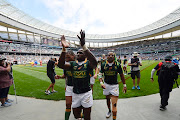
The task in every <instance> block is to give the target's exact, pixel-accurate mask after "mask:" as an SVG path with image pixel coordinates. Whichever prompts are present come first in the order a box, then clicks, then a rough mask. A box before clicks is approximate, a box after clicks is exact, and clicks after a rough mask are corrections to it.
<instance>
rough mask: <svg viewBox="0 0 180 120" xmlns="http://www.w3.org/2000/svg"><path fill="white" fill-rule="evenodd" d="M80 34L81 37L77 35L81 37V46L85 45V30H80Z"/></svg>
mask: <svg viewBox="0 0 180 120" xmlns="http://www.w3.org/2000/svg"><path fill="white" fill-rule="evenodd" d="M80 35H81V37H79V35H77V37H78V38H79V40H80V44H81V46H83V45H85V31H82V30H81V31H80Z"/></svg>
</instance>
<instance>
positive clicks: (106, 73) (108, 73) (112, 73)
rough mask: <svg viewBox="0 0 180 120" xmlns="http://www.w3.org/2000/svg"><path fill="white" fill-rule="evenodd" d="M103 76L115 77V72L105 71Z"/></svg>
mask: <svg viewBox="0 0 180 120" xmlns="http://www.w3.org/2000/svg"><path fill="white" fill-rule="evenodd" d="M104 74H105V75H116V71H105V72H104Z"/></svg>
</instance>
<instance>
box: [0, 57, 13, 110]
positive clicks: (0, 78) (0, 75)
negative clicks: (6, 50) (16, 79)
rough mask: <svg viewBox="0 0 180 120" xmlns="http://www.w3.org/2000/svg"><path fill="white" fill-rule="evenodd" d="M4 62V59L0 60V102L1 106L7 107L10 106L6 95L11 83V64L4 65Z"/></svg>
mask: <svg viewBox="0 0 180 120" xmlns="http://www.w3.org/2000/svg"><path fill="white" fill-rule="evenodd" d="M5 60H6V58H0V100H1V103H2V104H1V106H3V107H8V106H11V105H12V104H11V103H10V101H9V99H8V97H7V95H8V92H9V88H10V86H11V85H12V84H13V81H12V77H11V76H10V71H11V64H10V63H5Z"/></svg>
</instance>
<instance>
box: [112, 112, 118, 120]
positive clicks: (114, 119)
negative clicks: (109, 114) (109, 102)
mask: <svg viewBox="0 0 180 120" xmlns="http://www.w3.org/2000/svg"><path fill="white" fill-rule="evenodd" d="M116 114H117V112H113V120H116Z"/></svg>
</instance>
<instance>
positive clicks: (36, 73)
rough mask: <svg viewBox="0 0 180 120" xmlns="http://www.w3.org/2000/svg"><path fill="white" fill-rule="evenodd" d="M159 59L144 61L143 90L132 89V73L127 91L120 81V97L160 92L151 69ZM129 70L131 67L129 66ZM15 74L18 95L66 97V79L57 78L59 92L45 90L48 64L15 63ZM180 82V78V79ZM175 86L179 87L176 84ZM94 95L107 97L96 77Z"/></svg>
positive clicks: (47, 83)
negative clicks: (151, 79) (125, 91)
mask: <svg viewBox="0 0 180 120" xmlns="http://www.w3.org/2000/svg"><path fill="white" fill-rule="evenodd" d="M158 62H159V61H143V63H142V64H143V66H141V67H140V69H141V81H140V87H141V90H137V89H135V90H132V89H131V88H132V79H131V78H130V75H125V78H126V84H127V93H126V94H124V93H123V92H122V88H123V85H122V83H120V87H119V90H120V95H119V98H130V97H138V96H145V95H150V94H155V93H158V92H159V89H158V82H157V76H156V75H154V80H155V81H154V83H152V82H151V81H150V74H151V70H152V69H153V68H154V67H155V66H156V65H157V64H158ZM127 69H128V72H129V71H130V68H129V66H128V68H127ZM55 70H56V74H58V75H62V74H63V70H62V69H59V68H58V67H56V68H55ZM13 76H14V81H15V86H16V94H17V95H18V96H26V97H32V98H37V99H47V100H64V99H65V80H64V79H58V80H56V84H55V90H56V91H58V92H57V93H53V94H50V95H46V94H45V93H44V91H45V90H46V89H47V87H48V86H49V85H50V83H51V82H50V80H49V78H48V77H47V75H46V65H44V66H43V67H31V66H30V65H26V66H23V65H14V66H13ZM118 81H119V82H120V77H119V75H118ZM178 83H180V80H179V79H178ZM174 87H177V86H176V84H175V85H174ZM9 93H10V94H14V90H13V86H11V88H10V91H9ZM93 97H94V99H105V96H104V95H103V89H102V88H101V87H100V84H99V80H98V79H96V81H95V84H94V87H93Z"/></svg>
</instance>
